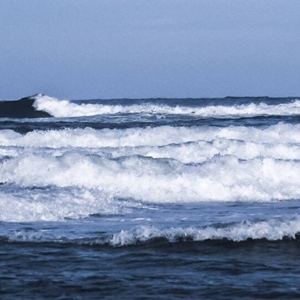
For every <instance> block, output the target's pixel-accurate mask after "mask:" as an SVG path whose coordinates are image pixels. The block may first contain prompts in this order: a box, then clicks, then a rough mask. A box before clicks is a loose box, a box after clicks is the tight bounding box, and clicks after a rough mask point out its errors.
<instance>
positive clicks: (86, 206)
mask: <svg viewBox="0 0 300 300" xmlns="http://www.w3.org/2000/svg"><path fill="white" fill-rule="evenodd" d="M122 210H123V208H122V206H121V204H120V203H118V202H117V201H114V200H113V199H111V198H110V197H108V196H106V195H105V194H104V193H101V191H99V190H97V191H93V190H87V189H78V188H66V189H59V190H58V189H55V188H45V189H37V190H34V189H31V190H29V191H28V192H26V191H24V190H23V191H22V192H16V191H14V192H10V193H5V192H1V193H0V221H6V222H33V221H63V220H65V219H66V218H72V219H78V218H81V217H87V216H89V215H90V214H94V213H99V214H114V213H120V212H122ZM125 210H126V208H125Z"/></svg>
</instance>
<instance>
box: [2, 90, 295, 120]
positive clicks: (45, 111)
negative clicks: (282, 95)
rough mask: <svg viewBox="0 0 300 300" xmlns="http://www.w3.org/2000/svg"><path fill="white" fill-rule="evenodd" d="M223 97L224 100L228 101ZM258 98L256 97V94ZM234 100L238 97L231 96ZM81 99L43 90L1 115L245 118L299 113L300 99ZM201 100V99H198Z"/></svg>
mask: <svg viewBox="0 0 300 300" xmlns="http://www.w3.org/2000/svg"><path fill="white" fill-rule="evenodd" d="M228 99H229V98H224V101H229V100H228ZM253 99H254V100H255V98H253ZM232 100H235V99H234V98H232ZM106 102H107V103H106V104H103V103H82V102H78V101H70V100H59V99H57V98H54V97H50V96H47V95H43V94H37V95H34V96H31V97H25V98H22V99H20V100H17V101H1V102H0V117H1V118H44V117H51V116H52V117H56V118H71V117H88V116H96V115H113V114H150V115H151V114H156V115H159V114H162V115H165V114H169V115H172V114H173V115H194V116H199V117H203V118H227V117H230V118H244V117H257V116H290V115H300V100H294V101H289V102H286V103H277V104H272V105H269V104H267V103H264V102H259V101H258V102H257V103H253V102H252V103H246V104H233V105H222V104H220V103H218V104H217V105H186V106H184V105H168V104H166V103H167V101H164V102H163V103H159V101H155V99H154V100H153V99H152V100H151V99H149V100H144V101H141V102H140V103H138V104H137V103H136V102H135V101H133V102H134V103H135V104H130V102H127V103H126V105H124V103H122V104H118V103H115V102H110V101H106ZM198 104H199V102H198Z"/></svg>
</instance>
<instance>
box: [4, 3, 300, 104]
mask: <svg viewBox="0 0 300 300" xmlns="http://www.w3.org/2000/svg"><path fill="white" fill-rule="evenodd" d="M36 93H43V94H47V95H49V96H53V97H57V98H60V99H94V98H101V99H111V98H151V97H154V98H157V97H166V98H174V97H175V98H182V97H192V98H201V97H225V96H228V95H231V96H272V97H284V96H300V1H299V0H247V1H246V0H245V1H243V0H61V1H58V0H0V99H19V98H21V97H24V96H29V95H33V94H36Z"/></svg>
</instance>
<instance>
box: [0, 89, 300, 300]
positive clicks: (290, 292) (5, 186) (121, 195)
mask: <svg viewBox="0 0 300 300" xmlns="http://www.w3.org/2000/svg"><path fill="white" fill-rule="evenodd" d="M299 171H300V100H297V99H296V98H267V97H264V98H250V97H247V98H232V97H227V98H223V99H141V100H132V99H122V100H84V101H67V100H58V99H55V98H51V97H48V96H44V95H37V96H34V97H31V98H26V99H22V100H21V101H18V102H0V184H1V185H0V298H1V299H12V298H15V299H24V298H28V299H29V298H30V299H47V298H48V299H49V298H51V299H93V298H95V299H96V298H97V299H99V298H107V299H116V298H119V299H123V298H130V299H192V298H195V299H198V298H205V299H240V298H244V299H252V298H259V299H274V298H278V299H287V298H294V299H297V298H298V297H299V296H300V288H299V279H298V277H299V271H300V269H299V266H298V265H299V264H298V254H299V252H300V251H299V233H300V215H299V212H300V200H299V199H300V182H299V174H300V172H299Z"/></svg>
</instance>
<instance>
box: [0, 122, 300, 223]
mask: <svg viewBox="0 0 300 300" xmlns="http://www.w3.org/2000/svg"><path fill="white" fill-rule="evenodd" d="M0 145H1V146H0V182H1V183H6V185H4V186H2V191H3V193H2V194H0V198H1V201H0V221H1V220H2V221H3V220H6V221H8V220H14V221H17V220H19V221H22V220H61V219H63V218H65V217H72V218H77V217H82V216H88V215H89V214H93V213H102V212H104V213H105V212H109V211H111V212H112V213H114V212H116V211H118V209H119V208H120V207H119V204H118V203H117V202H116V201H115V199H119V198H122V199H124V198H126V199H133V200H134V201H143V202H150V203H151V202H153V203H185V202H204V201H241V202H248V201H267V202H268V201H278V200H290V199H299V198H300V189H299V174H300V160H299V157H300V126H299V125H289V124H278V125H274V126H270V127H265V128H251V127H233V126H231V127H227V128H214V127H202V128H197V127H195V128H193V127H192V128H183V127H169V126H164V127H158V128H144V129H141V128H137V129H135V128H133V129H125V130H117V129H114V130H110V129H103V130H93V129H90V128H86V129H65V130H59V131H55V130H50V131H33V132H30V133H27V134H24V135H22V134H18V133H16V132H14V131H11V130H1V131H0ZM7 185H13V186H16V187H21V188H22V187H26V189H24V191H26V190H30V192H28V193H27V194H26V193H24V194H23V195H19V194H18V195H16V194H15V192H13V193H9V192H7V193H6V192H5V188H6V186H7ZM48 187H53V188H54V189H55V192H53V193H52V191H51V189H50V190H48ZM32 188H42V189H43V193H36V194H35V193H34V192H33V191H32V190H31V189H32ZM45 189H46V190H45ZM31 193H32V195H31ZM55 193H57V195H58V196H55V195H56V194H55ZM86 195H88V196H86ZM43 197H46V199H50V200H47V201H43V199H44V198H43ZM47 197H48V198H47ZM52 198H53V199H55V200H52V201H51V199H52ZM80 201H82V202H80ZM124 205H125V207H126V205H127V204H126V203H125V204H124Z"/></svg>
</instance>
